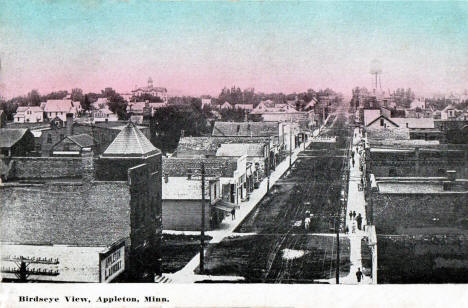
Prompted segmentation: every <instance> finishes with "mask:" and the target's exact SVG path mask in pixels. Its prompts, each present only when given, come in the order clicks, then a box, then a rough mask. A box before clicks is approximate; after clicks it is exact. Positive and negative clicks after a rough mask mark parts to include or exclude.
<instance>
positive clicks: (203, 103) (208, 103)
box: [201, 98, 211, 108]
mask: <svg viewBox="0 0 468 308" xmlns="http://www.w3.org/2000/svg"><path fill="white" fill-rule="evenodd" d="M205 106H211V98H202V99H201V107H202V108H204V107H205Z"/></svg>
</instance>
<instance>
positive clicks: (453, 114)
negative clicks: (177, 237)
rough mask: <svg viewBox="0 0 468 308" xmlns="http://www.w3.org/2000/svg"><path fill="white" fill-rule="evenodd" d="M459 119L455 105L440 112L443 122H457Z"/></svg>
mask: <svg viewBox="0 0 468 308" xmlns="http://www.w3.org/2000/svg"><path fill="white" fill-rule="evenodd" d="M456 118H457V109H455V107H453V105H448V106H447V107H445V108H444V109H443V110H442V111H441V112H440V119H441V120H455V119H456Z"/></svg>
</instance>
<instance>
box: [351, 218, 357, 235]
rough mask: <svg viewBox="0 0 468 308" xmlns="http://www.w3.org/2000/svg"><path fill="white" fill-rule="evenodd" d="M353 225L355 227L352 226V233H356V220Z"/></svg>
mask: <svg viewBox="0 0 468 308" xmlns="http://www.w3.org/2000/svg"><path fill="white" fill-rule="evenodd" d="M352 224H353V225H352V226H351V232H352V233H356V220H353V222H352Z"/></svg>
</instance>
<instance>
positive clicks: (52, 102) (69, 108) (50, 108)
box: [44, 99, 76, 113]
mask: <svg viewBox="0 0 468 308" xmlns="http://www.w3.org/2000/svg"><path fill="white" fill-rule="evenodd" d="M44 111H45V112H67V113H68V112H71V113H73V112H74V111H76V108H75V106H74V105H73V102H72V101H71V100H70V99H49V100H47V102H46V105H45V107H44Z"/></svg>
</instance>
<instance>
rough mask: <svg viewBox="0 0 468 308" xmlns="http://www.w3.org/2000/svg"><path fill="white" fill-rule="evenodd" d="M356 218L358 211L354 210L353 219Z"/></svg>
mask: <svg viewBox="0 0 468 308" xmlns="http://www.w3.org/2000/svg"><path fill="white" fill-rule="evenodd" d="M355 218H356V211H353V219H355Z"/></svg>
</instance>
